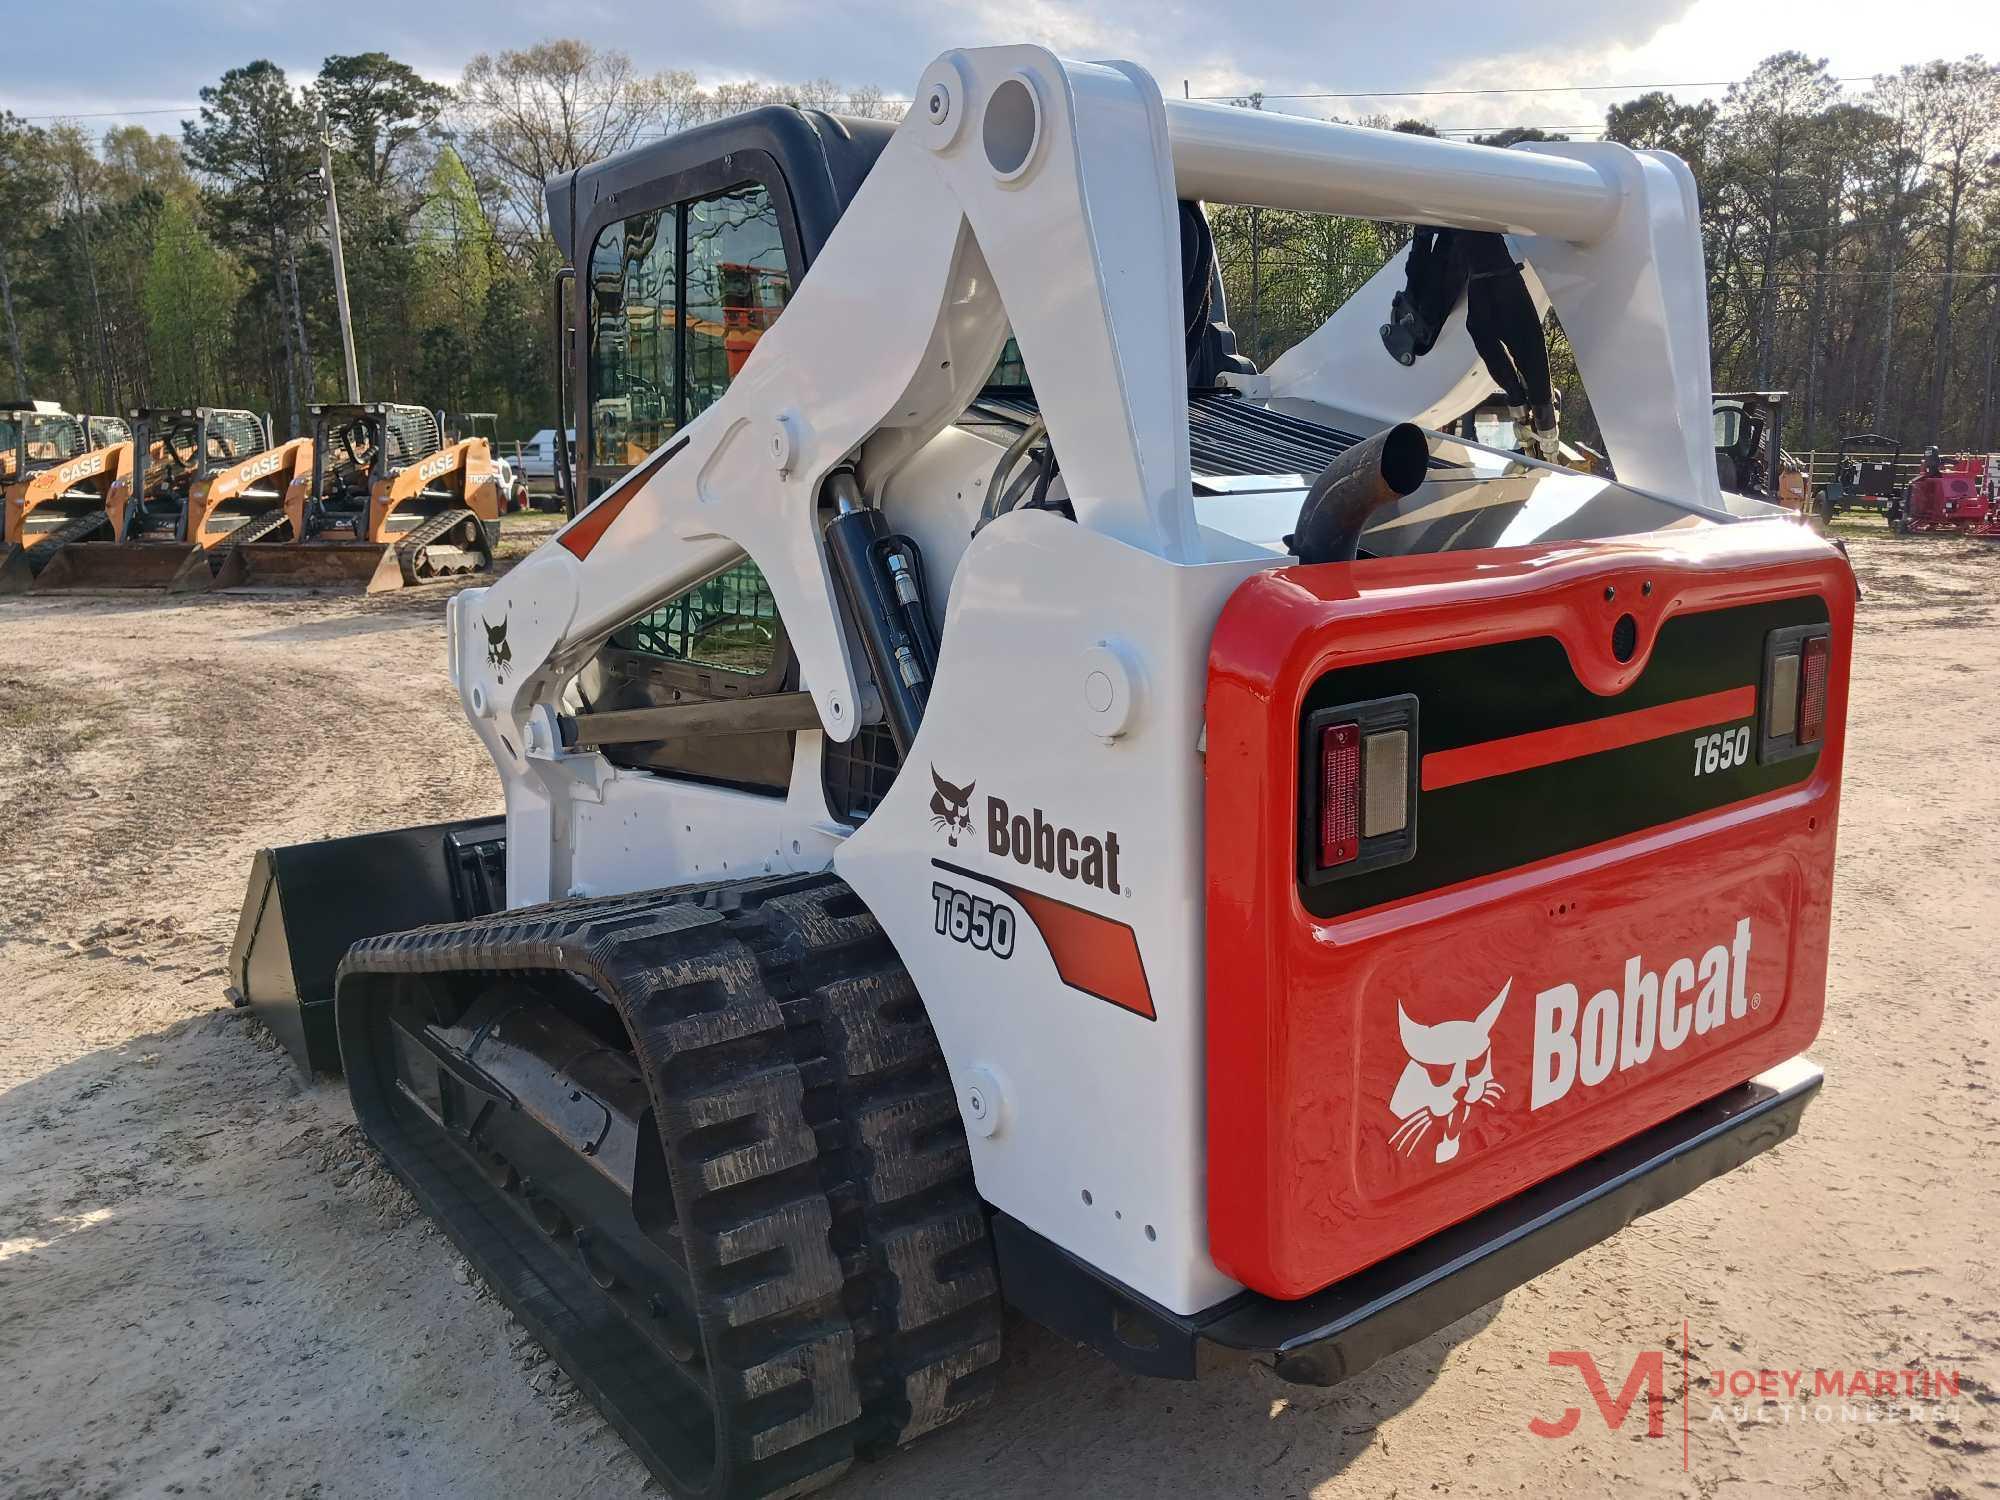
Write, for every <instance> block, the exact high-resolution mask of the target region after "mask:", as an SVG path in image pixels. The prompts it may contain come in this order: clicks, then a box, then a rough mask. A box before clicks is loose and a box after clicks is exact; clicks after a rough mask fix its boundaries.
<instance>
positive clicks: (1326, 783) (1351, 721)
mask: <svg viewBox="0 0 2000 1500" xmlns="http://www.w3.org/2000/svg"><path fill="white" fill-rule="evenodd" d="M1416 739H1417V700H1416V699H1415V698H1414V697H1411V696H1409V695H1408V694H1405V695H1403V696H1401V697H1397V698H1378V699H1375V700H1374V701H1372V702H1368V703H1354V704H1348V705H1346V706H1344V707H1339V708H1323V709H1318V710H1316V711H1315V712H1313V713H1312V714H1311V715H1310V716H1309V717H1308V718H1307V720H1306V732H1305V735H1304V738H1303V743H1302V745H1301V749H1302V751H1303V754H1302V755H1301V757H1300V760H1301V765H1300V771H1301V773H1302V774H1301V776H1300V779H1299V787H1300V794H1301V795H1300V803H1301V805H1300V808H1299V813H1300V835H1301V837H1300V849H1299V866H1300V874H1301V876H1302V877H1303V878H1304V879H1305V880H1306V881H1307V882H1308V883H1309V884H1316V883H1318V882H1319V881H1323V880H1335V879H1339V878H1341V877H1343V876H1347V875H1354V874H1358V873H1360V872H1361V871H1363V870H1373V869H1379V868H1380V867H1381V866H1383V865H1393V864H1401V863H1402V862H1403V861H1404V860H1406V859H1409V858H1410V857H1411V856H1412V855H1414V854H1415V853H1416V852H1417V777H1416V770H1417V756H1416Z"/></svg>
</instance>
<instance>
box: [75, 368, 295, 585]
mask: <svg viewBox="0 0 2000 1500" xmlns="http://www.w3.org/2000/svg"><path fill="white" fill-rule="evenodd" d="M131 426H132V435H133V444H134V447H135V449H136V450H137V451H139V452H143V453H145V454H147V455H148V461H147V462H146V463H145V465H144V466H143V467H141V466H136V465H135V466H134V468H133V469H132V471H131V472H130V473H128V474H126V475H124V476H122V477H121V478H120V479H119V480H118V481H117V482H116V483H114V484H113V486H112V490H111V496H110V504H111V511H112V535H111V538H110V540H107V541H85V542H72V543H70V544H69V545H68V546H66V547H65V548H63V550H62V553H61V554H60V555H59V556H57V557H56V558H55V559H53V560H52V561H51V562H50V564H49V566H48V567H46V568H44V569H43V570H42V573H41V575H40V577H39V578H37V580H36V582H35V587H36V588H37V589H59V588H110V589H162V588H163V589H166V590H167V591H168V592H169V593H190V592H199V591H201V590H205V589H207V588H208V587H210V585H211V582H212V580H213V577H214V574H215V571H216V569H217V567H218V566H219V565H220V564H222V563H223V562H224V560H225V559H226V556H227V553H226V550H224V551H212V550H211V549H213V548H214V547H215V545H216V542H217V541H219V540H220V539H221V538H220V537H215V538H213V539H211V540H208V541H205V542H202V541H196V540H195V539H194V537H193V536H192V535H191V534H190V530H189V521H190V506H191V504H193V503H194V496H195V495H196V494H197V493H198V492H201V491H206V490H207V489H208V488H209V487H210V486H211V484H212V483H213V481H214V480H215V479H216V478H217V477H219V476H221V475H225V474H234V473H240V472H242V471H243V470H245V469H246V468H247V469H250V470H253V471H256V472H260V473H264V474H269V473H270V472H271V469H270V468H269V467H267V466H265V465H263V464H259V463H257V462H256V460H257V459H258V458H260V457H263V456H265V455H266V454H267V450H270V448H271V438H270V423H269V421H268V420H267V419H266V418H262V417H259V416H258V415H257V414H256V413H254V412H249V411H242V410H237V409H233V408H228V407H214V406H171V407H141V408H139V409H137V410H135V411H133V412H132V413H131ZM282 466H283V465H282V462H280V463H279V467H282ZM278 493H279V491H276V490H273V489H271V488H270V486H269V484H268V483H266V484H265V485H264V486H263V487H262V488H261V489H259V488H257V487H255V486H253V487H252V491H251V499H250V503H252V504H253V505H254V504H255V503H256V497H257V496H259V495H261V496H262V499H263V504H262V506H261V509H260V511H259V512H258V514H259V515H260V516H261V518H262V524H261V527H259V528H256V529H257V530H259V531H261V532H266V533H267V532H269V531H270V530H272V529H273V528H274V527H280V526H282V525H283V524H284V515H283V512H282V511H280V510H279V509H278V507H277V503H276V501H277V495H278ZM204 508H205V509H208V510H213V509H215V507H214V506H213V505H205V506H204ZM234 519H235V520H237V521H238V522H239V523H240V522H242V521H247V520H250V519H252V517H251V516H250V515H238V516H237V517H235V518H234ZM216 529H218V528H213V527H211V528H210V530H211V531H213V530H216Z"/></svg>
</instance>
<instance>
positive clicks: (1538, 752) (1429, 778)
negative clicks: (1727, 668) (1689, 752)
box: [1423, 683, 1757, 792]
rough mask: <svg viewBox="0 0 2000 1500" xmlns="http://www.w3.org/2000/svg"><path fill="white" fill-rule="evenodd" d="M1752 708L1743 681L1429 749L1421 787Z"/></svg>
mask: <svg viewBox="0 0 2000 1500" xmlns="http://www.w3.org/2000/svg"><path fill="white" fill-rule="evenodd" d="M1756 711H1757V689H1756V688H1755V687H1754V686H1752V685H1750V684H1747V683H1746V684H1745V685H1744V686H1742V687H1738V688H1728V689H1725V690H1724V691H1722V692H1720V693H1705V694H1703V695H1702V696H1701V697H1699V698H1682V699H1680V700H1678V701H1677V702H1673V703H1662V704H1659V705H1658V706H1656V707H1653V708H1638V709H1634V710H1633V711H1632V712H1630V713H1624V714H1612V715H1611V716H1610V717H1609V718H1604V719H1591V720H1589V721H1587V722H1585V723H1582V724H1562V725H1558V726H1557V727H1556V728H1554V729H1537V730H1535V731H1534V732H1532V733H1530V734H1517V735H1513V736H1510V737H1509V738H1507V739H1503V740H1487V741H1485V742H1484V743H1482V744H1478V745H1463V746H1461V747H1460V748H1458V749H1456V750H1434V751H1432V752H1431V753H1430V754H1429V755H1426V756H1425V757H1424V761H1423V788H1424V790H1425V791H1427V792H1435V791H1439V790H1441V789H1443V788H1445V787H1448V786H1462V785H1464V784H1465V783H1466V782H1468V781H1483V780H1485V779H1486V778H1487V777H1489V776H1511V775H1513V774H1514V773H1515V772H1516V771H1532V770H1534V769H1535V768H1536V767H1537V766H1552V765H1556V764H1558V763H1560V762H1562V761H1566V760H1576V759H1578V758H1579V757H1581V756H1585V755H1599V754H1602V753H1603V752H1604V751H1606V750H1623V749H1626V748H1628V747H1629V746H1632V745H1642V744H1644V743H1645V742H1646V741H1647V740H1657V739H1664V738H1665V737H1666V736H1668V735H1670V734H1680V733H1682V732H1684V731H1686V730H1689V729H1706V728H1707V727H1708V726H1709V725H1711V724H1726V723H1728V722H1729V721H1730V720H1732V719H1747V718H1748V717H1749V716H1750V715H1751V714H1753V713H1755V712H1756Z"/></svg>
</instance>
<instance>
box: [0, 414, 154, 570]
mask: <svg viewBox="0 0 2000 1500" xmlns="http://www.w3.org/2000/svg"><path fill="white" fill-rule="evenodd" d="M45 405H46V403H42V402H37V403H35V406H36V407H37V408H40V407H43V406H45ZM0 435H5V436H8V437H10V438H11V440H12V444H11V445H12V448H13V461H12V462H11V463H10V464H9V465H8V472H9V474H10V475H11V476H12V477H11V479H10V480H9V482H8V484H7V485H6V487H5V490H4V494H5V504H6V523H5V532H4V535H5V548H6V550H5V552H4V553H0V594H18V593H22V592H24V591H25V590H27V589H29V588H31V587H33V586H34V585H35V583H36V580H37V578H38V577H39V575H40V574H41V573H42V572H43V570H44V569H46V568H47V567H48V565H49V564H50V562H52V561H53V560H54V559H55V558H57V557H59V556H61V555H62V553H63V551H64V550H65V548H67V547H68V546H69V544H71V543H73V542H81V541H87V540H89V539H90V538H91V537H94V536H98V535H100V534H103V533H108V532H112V531H113V530H114V528H115V527H116V526H117V524H118V520H119V511H120V506H121V501H120V495H121V494H122V491H121V490H120V489H119V486H120V484H121V481H123V480H124V479H125V478H126V476H127V475H129V473H130V472H131V467H132V431H131V428H130V427H129V426H128V425H127V424H126V422H125V421H124V419H123V418H121V417H102V416H76V415H72V414H71V413H69V412H65V411H47V410H40V409H36V410H23V409H15V410H13V411H10V412H7V413H4V414H0Z"/></svg>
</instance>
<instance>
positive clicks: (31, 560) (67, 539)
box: [21, 509, 111, 575]
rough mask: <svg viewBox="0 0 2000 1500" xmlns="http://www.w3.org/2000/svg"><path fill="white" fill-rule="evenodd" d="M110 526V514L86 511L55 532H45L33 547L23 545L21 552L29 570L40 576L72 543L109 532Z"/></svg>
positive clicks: (102, 511) (99, 511)
mask: <svg viewBox="0 0 2000 1500" xmlns="http://www.w3.org/2000/svg"><path fill="white" fill-rule="evenodd" d="M110 525H111V516H110V514H109V513H108V512H106V511H104V510H102V509H99V510H91V511H85V512H84V513H83V514H82V515H80V516H78V517H77V518H76V519H75V520H73V521H69V522H67V523H66V524H64V525H61V526H58V527H57V528H56V529H55V530H54V531H46V532H43V533H42V535H41V537H40V538H39V539H38V540H36V541H35V542H34V543H33V544H32V545H27V544H23V546H22V549H21V550H22V551H23V552H25V553H26V554H27V557H28V567H29V569H30V570H31V571H32V572H34V573H35V574H37V575H39V574H40V573H41V571H42V569H44V568H46V567H47V566H48V565H49V563H50V562H51V561H53V560H54V558H55V555H56V554H57V553H58V552H60V551H62V549H63V548H64V547H66V546H68V545H69V544H70V543H71V542H80V541H82V540H83V539H84V538H85V537H87V536H94V535H95V534H96V533H97V532H99V531H103V530H108V529H109V528H110Z"/></svg>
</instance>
